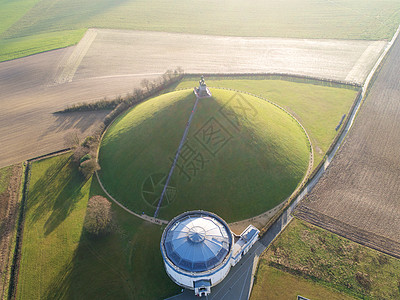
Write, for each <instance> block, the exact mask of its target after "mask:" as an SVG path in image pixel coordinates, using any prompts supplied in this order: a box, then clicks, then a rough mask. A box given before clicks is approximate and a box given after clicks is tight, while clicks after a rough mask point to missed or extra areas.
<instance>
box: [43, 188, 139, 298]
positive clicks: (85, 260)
mask: <svg viewBox="0 0 400 300" xmlns="http://www.w3.org/2000/svg"><path fill="white" fill-rule="evenodd" d="M93 186H94V184H93V183H92V184H91V187H90V193H89V197H91V196H94V195H97V194H98V192H99V191H98V189H96V188H94V187H93ZM83 220H84V218H83V219H81V220H80V221H81V222H82V224H83ZM62 234H64V235H66V236H67V237H69V234H68V233H67V232H63V233H62ZM119 234H120V232H119V231H118V230H116V231H115V232H112V233H110V234H109V235H106V236H102V237H97V238H94V237H92V236H90V235H89V234H87V233H86V232H85V230H84V229H83V227H82V229H81V234H80V240H79V243H78V246H77V248H76V249H75V251H74V253H73V255H72V258H71V260H70V261H68V262H67V263H66V264H65V266H63V267H62V268H60V271H59V273H58V274H56V275H54V276H53V277H52V281H51V282H50V285H49V286H48V289H47V290H46V291H45V294H44V295H42V296H44V298H45V299H136V298H135V294H134V291H135V287H134V282H133V280H132V278H131V276H130V275H131V274H130V273H129V271H127V270H126V268H125V263H126V256H125V252H124V249H122V247H121V240H120V236H119ZM60 246H62V245H60Z"/></svg>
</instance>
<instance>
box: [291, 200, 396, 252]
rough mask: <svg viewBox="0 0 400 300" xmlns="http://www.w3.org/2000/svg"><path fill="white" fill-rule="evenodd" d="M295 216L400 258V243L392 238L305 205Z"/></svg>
mask: <svg viewBox="0 0 400 300" xmlns="http://www.w3.org/2000/svg"><path fill="white" fill-rule="evenodd" d="M295 216H296V217H297V218H299V219H302V220H304V221H306V222H309V223H311V224H313V225H316V226H318V227H321V228H324V229H325V230H328V231H330V232H333V233H335V234H337V235H340V236H342V237H344V238H346V239H350V240H352V241H354V242H356V243H358V244H361V245H364V246H367V247H369V248H372V249H375V250H378V251H380V252H383V253H386V254H388V255H390V256H393V257H396V258H400V243H399V242H397V241H394V240H392V239H390V238H387V237H384V236H382V235H378V234H375V233H372V232H369V231H367V230H364V229H361V228H358V227H356V226H353V225H350V224H347V223H345V222H343V221H340V220H337V219H335V218H333V217H330V216H328V215H326V214H323V213H321V212H319V211H317V210H315V209H312V208H310V207H307V206H303V205H300V206H299V208H298V209H297V210H296V214H295ZM376 241H378V243H377V242H376ZM382 244H384V245H385V248H383V247H382Z"/></svg>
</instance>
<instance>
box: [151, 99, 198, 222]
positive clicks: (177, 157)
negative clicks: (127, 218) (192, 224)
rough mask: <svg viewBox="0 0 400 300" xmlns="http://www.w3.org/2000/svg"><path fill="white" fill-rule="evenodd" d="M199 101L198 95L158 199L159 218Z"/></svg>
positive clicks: (155, 214) (156, 213)
mask: <svg viewBox="0 0 400 300" xmlns="http://www.w3.org/2000/svg"><path fill="white" fill-rule="evenodd" d="M197 103H199V98H198V97H196V101H195V102H194V105H193V109H192V112H191V113H190V117H189V120H188V121H187V123H186V128H185V131H184V132H183V136H182V139H181V142H180V143H179V146H178V150H176V154H175V158H174V162H173V163H172V166H171V169H170V170H169V173H168V178H167V180H166V182H165V185H164V188H163V191H162V193H161V196H160V201H158V205H157V209H156V211H155V213H154V218H157V216H158V211H159V210H160V207H161V204H162V201H163V199H164V195H165V192H166V191H167V188H168V185H169V181H170V180H171V176H172V173H173V172H174V169H175V166H176V163H177V162H178V159H179V154H180V153H181V149H182V146H183V144H184V143H185V141H186V137H187V135H188V132H189V128H190V124H192V119H193V116H194V114H195V113H196V108H197Z"/></svg>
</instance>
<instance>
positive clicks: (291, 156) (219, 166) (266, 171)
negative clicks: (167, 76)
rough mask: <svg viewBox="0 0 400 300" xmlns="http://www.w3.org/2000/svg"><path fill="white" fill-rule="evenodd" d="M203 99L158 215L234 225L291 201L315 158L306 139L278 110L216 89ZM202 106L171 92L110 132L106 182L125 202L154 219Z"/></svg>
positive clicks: (104, 154)
mask: <svg viewBox="0 0 400 300" xmlns="http://www.w3.org/2000/svg"><path fill="white" fill-rule="evenodd" d="M212 93H213V97H212V98H208V99H202V100H200V101H199V104H198V108H197V111H196V113H195V115H194V118H193V121H192V124H191V127H190V130H189V133H188V136H187V141H186V143H185V145H184V147H183V148H182V151H181V154H180V158H179V160H178V163H177V166H176V168H175V171H174V173H173V176H172V180H171V182H170V185H169V188H168V192H167V197H165V198H164V201H163V206H162V208H161V210H160V214H159V216H160V217H161V218H166V219H170V218H172V217H174V216H175V215H177V214H178V213H181V212H183V211H187V210H191V209H204V210H210V211H213V212H215V213H217V214H219V215H221V216H222V217H223V218H225V219H226V220H227V221H237V220H241V219H244V218H249V217H252V216H254V215H257V214H260V213H262V212H264V211H266V210H269V209H271V208H273V207H274V206H276V205H277V204H279V203H280V202H282V201H283V200H284V199H286V197H288V196H289V195H290V194H291V193H292V192H293V190H294V189H295V188H296V186H297V185H298V184H299V182H300V181H301V179H302V178H303V176H304V174H305V172H306V170H307V166H308V159H309V145H308V142H307V139H306V136H305V134H304V132H303V131H302V129H301V128H300V126H299V125H298V124H297V123H296V121H295V120H294V119H293V118H291V117H290V116H289V115H288V114H286V113H285V112H284V111H282V110H281V109H279V108H277V107H275V106H274V105H272V104H270V103H268V102H266V101H264V100H261V99H259V98H256V97H252V96H249V95H245V94H240V93H236V92H233V91H225V90H219V89H212ZM194 102H195V96H194V95H193V92H192V91H191V90H183V91H177V92H172V93H168V94H165V95H162V96H159V97H156V98H153V99H151V100H149V101H146V102H145V103H142V104H140V105H138V106H136V107H135V108H133V109H132V110H130V111H129V112H127V113H126V114H124V115H123V116H121V117H120V118H119V119H118V120H117V121H116V122H115V123H114V124H113V125H112V126H111V127H110V128H109V129H108V131H107V133H106V134H105V136H104V138H103V140H102V143H101V146H100V153H99V162H100V165H101V168H102V169H101V171H100V177H101V179H102V181H103V184H104V186H105V187H106V189H107V190H108V191H109V192H110V194H111V195H113V196H114V197H115V198H116V199H118V201H120V202H121V203H123V204H124V205H125V206H126V207H128V208H129V209H131V210H133V211H136V212H138V213H142V212H144V213H146V214H149V215H152V214H154V211H155V208H156V206H157V203H158V199H159V196H160V195H161V191H162V188H163V186H164V184H165V179H166V175H167V174H168V172H169V170H170V167H171V164H172V161H173V158H174V156H175V153H176V150H177V148H178V145H179V142H180V140H181V138H182V135H183V132H184V129H185V126H186V123H187V121H188V118H189V115H190V113H191V110H192V108H193V105H194Z"/></svg>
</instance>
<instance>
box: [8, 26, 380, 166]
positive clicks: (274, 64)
mask: <svg viewBox="0 0 400 300" xmlns="http://www.w3.org/2000/svg"><path fill="white" fill-rule="evenodd" d="M385 45H386V42H384V41H372V42H371V41H342V40H303V39H279V38H240V37H239V38H236V37H218V36H200V35H189V34H172V33H160V32H140V31H123V30H105V29H104V30H99V29H96V30H95V29H92V30H89V31H88V33H87V34H86V35H85V37H84V38H83V39H82V40H81V42H80V43H79V44H78V45H77V46H74V47H69V48H65V49H60V50H55V51H50V52H45V53H41V54H37V55H33V56H29V57H25V58H22V59H17V60H13V61H8V62H3V63H0V91H1V94H0V107H1V110H0V129H1V130H0V143H1V150H2V151H1V152H0V167H2V166H6V165H10V164H13V163H16V162H20V161H23V160H26V159H28V158H32V157H35V156H38V155H43V154H46V153H49V152H52V151H56V150H59V149H62V148H63V147H64V136H65V134H67V133H68V132H70V131H72V130H77V131H78V132H79V133H80V134H81V135H82V136H87V135H89V134H90V132H91V131H92V130H94V129H95V128H96V127H97V124H98V123H99V122H100V120H101V119H102V118H103V117H104V116H105V115H106V114H107V112H104V111H103V112H93V113H71V114H63V115H60V114H59V115H55V114H53V112H55V111H57V110H60V109H63V108H65V107H66V106H67V105H69V104H73V103H79V102H87V101H94V100H97V99H101V98H103V97H109V98H112V97H115V96H118V95H125V94H126V93H128V92H131V91H132V90H133V89H134V88H136V87H138V86H140V81H141V80H142V79H143V78H149V79H151V78H155V77H157V76H159V75H160V74H162V73H164V72H165V71H166V70H167V69H174V68H176V67H177V66H181V67H183V68H184V69H185V71H186V72H199V73H200V72H207V73H221V72H224V73H248V72H281V73H293V74H300V75H309V76H315V77H323V78H330V79H340V80H346V81H355V82H362V81H363V80H364V78H365V76H366V75H367V73H368V72H369V70H370V69H371V68H372V65H373V64H374V62H375V61H376V59H377V57H378V56H379V54H380V53H381V52H382V49H383V48H384V46H385Z"/></svg>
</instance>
